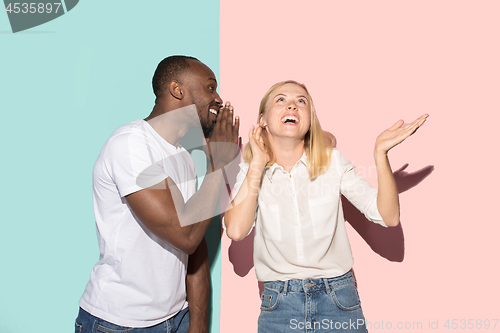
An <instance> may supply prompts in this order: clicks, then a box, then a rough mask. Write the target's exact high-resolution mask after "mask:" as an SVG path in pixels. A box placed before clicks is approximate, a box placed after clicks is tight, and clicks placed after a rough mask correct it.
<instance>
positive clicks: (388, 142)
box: [375, 114, 429, 154]
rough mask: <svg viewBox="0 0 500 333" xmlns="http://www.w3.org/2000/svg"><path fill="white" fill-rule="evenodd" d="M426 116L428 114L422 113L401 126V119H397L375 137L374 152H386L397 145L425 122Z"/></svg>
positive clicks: (402, 122)
mask: <svg viewBox="0 0 500 333" xmlns="http://www.w3.org/2000/svg"><path fill="white" fill-rule="evenodd" d="M428 116H429V115H428V114H424V115H423V116H421V117H420V118H417V119H415V120H414V121H413V122H412V123H410V124H407V125H406V126H403V124H404V121H403V120H398V121H397V122H396V123H395V124H394V125H392V127H390V128H388V129H386V130H385V131H383V132H382V134H380V135H379V136H378V137H377V140H376V141H375V154H377V153H382V154H387V152H388V151H389V150H390V149H391V148H393V147H394V146H397V145H398V144H400V143H401V142H403V141H404V140H405V139H406V138H407V137H409V136H410V135H412V134H413V133H415V131H416V130H417V129H418V128H419V127H420V126H421V125H422V124H423V123H424V122H425V120H426V119H427V117H428Z"/></svg>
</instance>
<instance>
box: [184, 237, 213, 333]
mask: <svg viewBox="0 0 500 333" xmlns="http://www.w3.org/2000/svg"><path fill="white" fill-rule="evenodd" d="M186 292H187V301H188V303H189V318H190V319H189V330H188V333H206V332H208V321H207V307H208V299H209V292H210V266H209V263H208V249H207V242H206V241H205V239H204V238H203V239H202V241H201V243H200V245H199V246H198V248H197V249H196V251H195V252H194V253H193V254H192V255H190V256H189V262H188V271H187V277H186Z"/></svg>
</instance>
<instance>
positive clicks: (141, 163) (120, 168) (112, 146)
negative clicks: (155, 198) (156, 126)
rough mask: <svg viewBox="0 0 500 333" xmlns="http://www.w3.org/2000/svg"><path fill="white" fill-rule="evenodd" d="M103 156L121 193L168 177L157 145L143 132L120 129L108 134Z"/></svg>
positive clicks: (124, 193) (134, 190) (133, 190)
mask: <svg viewBox="0 0 500 333" xmlns="http://www.w3.org/2000/svg"><path fill="white" fill-rule="evenodd" d="M103 158H104V163H105V165H106V168H107V170H108V172H109V174H110V176H111V178H112V179H113V181H114V183H115V184H116V186H117V188H118V192H119V193H120V196H121V197H125V196H127V195H129V194H131V193H134V192H137V191H139V190H142V189H145V188H148V187H151V186H153V185H155V184H158V183H159V182H161V181H163V180H164V179H166V178H167V177H168V174H167V173H166V172H165V170H164V168H163V164H162V160H163V154H162V153H161V149H160V147H158V146H157V145H156V144H155V143H154V142H153V141H152V140H151V139H150V138H149V137H148V136H147V135H146V134H143V133H135V132H131V133H120V134H118V135H116V136H114V137H112V138H110V140H109V141H108V144H107V146H106V148H105V152H104V156H103Z"/></svg>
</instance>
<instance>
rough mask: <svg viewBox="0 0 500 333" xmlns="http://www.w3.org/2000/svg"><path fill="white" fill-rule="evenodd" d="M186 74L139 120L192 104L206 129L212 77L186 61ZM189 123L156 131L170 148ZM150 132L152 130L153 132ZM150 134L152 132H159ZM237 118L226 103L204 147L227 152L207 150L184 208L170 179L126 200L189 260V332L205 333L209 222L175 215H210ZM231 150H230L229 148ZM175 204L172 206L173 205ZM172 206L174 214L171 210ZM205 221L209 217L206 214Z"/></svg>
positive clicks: (213, 100) (213, 99)
mask: <svg viewBox="0 0 500 333" xmlns="http://www.w3.org/2000/svg"><path fill="white" fill-rule="evenodd" d="M188 61H189V63H190V68H189V71H188V72H187V73H186V74H185V75H183V76H182V77H181V78H179V79H178V80H175V81H172V82H170V83H168V84H166V85H165V86H166V87H165V91H164V94H163V95H162V96H161V97H159V98H157V100H156V102H155V106H154V108H153V111H152V112H151V114H150V115H149V116H148V117H147V118H146V119H145V120H146V121H148V120H151V119H153V118H155V117H158V116H161V115H163V114H165V113H167V112H170V111H173V110H176V109H179V108H181V107H185V106H188V105H191V104H193V103H194V104H195V105H196V109H197V112H198V117H199V121H200V122H201V124H202V127H205V128H206V127H211V126H212V125H213V123H214V121H215V119H216V118H215V116H214V115H213V114H211V113H210V112H209V108H210V107H211V106H212V107H213V105H214V104H222V100H221V98H220V96H219V95H218V94H217V92H216V88H217V81H216V78H215V75H214V73H213V72H212V71H211V70H210V69H209V68H208V67H207V66H206V65H204V64H203V63H201V62H199V61H194V60H188ZM190 121H191V120H190V119H186V121H184V120H182V121H180V122H179V123H175V124H171V128H170V127H169V128H167V129H165V128H162V129H161V130H162V133H167V134H166V136H165V137H164V139H165V140H167V141H168V142H169V143H171V144H173V145H176V144H178V142H179V140H180V139H181V138H182V137H183V136H184V135H185V134H186V133H187V131H188V130H189V128H190V127H191V126H193V125H195V124H192V123H190ZM167 126H168V125H167ZM153 128H154V127H153ZM155 130H156V131H157V132H158V131H159V129H156V128H155ZM238 131H239V119H238V118H236V120H235V121H233V108H232V106H231V105H230V104H229V103H226V106H225V107H223V108H221V109H220V110H219V114H218V117H217V122H216V123H215V126H214V128H213V133H212V136H211V137H210V142H229V143H233V144H234V145H231V148H230V149H228V147H227V146H226V147H224V148H225V149H222V147H220V145H213V146H214V147H212V149H211V150H212V154H211V155H210V156H209V157H210V160H211V162H212V165H213V166H214V171H213V172H211V173H210V174H209V173H207V175H206V176H205V180H204V181H203V184H202V185H201V187H200V189H199V190H198V192H196V193H195V194H194V195H193V196H192V197H191V198H190V199H189V200H188V201H187V202H186V203H184V199H183V197H182V194H181V192H180V191H179V190H178V188H177V186H176V185H175V183H174V182H173V181H172V179H170V178H167V179H165V180H164V181H162V182H160V183H158V184H156V185H154V186H152V187H150V188H147V189H143V190H140V191H138V192H135V193H132V194H130V195H128V196H126V200H127V203H128V204H129V206H130V208H131V209H132V212H133V213H134V214H135V216H136V217H137V218H138V219H139V220H140V221H141V223H142V224H143V225H144V226H146V227H147V228H148V229H149V230H150V231H151V232H153V233H154V234H155V235H156V236H158V237H160V238H161V239H163V240H165V241H167V242H168V243H170V244H172V245H173V246H175V247H176V248H178V249H179V250H181V251H184V252H186V253H188V254H189V255H190V257H189V263H188V275H187V277H186V290H187V295H188V296H187V297H188V302H189V309H190V318H191V319H190V328H189V332H190V333H194V332H207V331H208V327H207V318H206V311H207V304H208V291H209V290H210V274H209V269H208V267H209V264H208V254H207V247H206V243H205V242H204V241H203V243H202V245H201V246H200V243H201V242H202V240H203V237H204V235H205V232H206V231H207V229H208V227H209V226H210V223H211V221H212V218H211V217H210V218H207V219H205V220H203V221H201V222H198V223H193V224H190V225H187V226H184V227H182V226H181V224H180V222H179V220H180V219H179V216H181V217H182V219H181V220H183V221H186V220H188V221H191V220H192V219H190V218H191V217H193V219H195V218H196V216H202V215H203V213H206V212H207V211H209V212H211V211H212V210H213V212H215V210H216V207H217V205H218V203H219V200H218V198H219V195H220V191H221V190H222V188H223V187H224V188H225V186H223V185H224V184H225V183H224V178H223V176H222V172H220V170H218V169H219V168H222V167H224V166H225V165H226V164H227V163H229V162H230V161H231V160H232V159H233V158H234V157H235V156H236V154H237V152H238V151H237V149H238V146H237V142H238ZM233 146H234V148H233ZM174 202H175V204H174ZM176 207H177V209H176ZM209 216H213V215H210V214H209Z"/></svg>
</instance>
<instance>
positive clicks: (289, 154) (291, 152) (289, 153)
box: [270, 139, 304, 172]
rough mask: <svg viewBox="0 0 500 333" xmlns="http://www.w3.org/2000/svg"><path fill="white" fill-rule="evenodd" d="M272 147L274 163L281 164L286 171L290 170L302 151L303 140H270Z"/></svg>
mask: <svg viewBox="0 0 500 333" xmlns="http://www.w3.org/2000/svg"><path fill="white" fill-rule="evenodd" d="M270 143H271V146H272V147H273V152H274V156H275V158H276V163H277V164H278V165H281V166H282V167H283V168H284V169H285V170H286V171H287V172H290V171H292V168H293V166H294V165H295V163H297V161H298V160H300V158H301V157H302V154H303V153H304V140H300V141H296V140H290V139H284V140H272V142H271V140H270Z"/></svg>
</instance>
